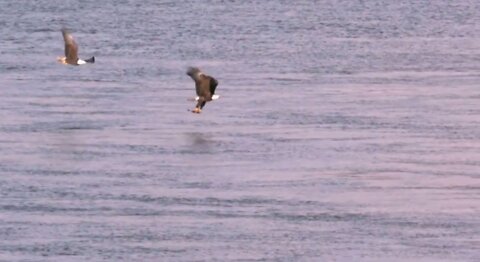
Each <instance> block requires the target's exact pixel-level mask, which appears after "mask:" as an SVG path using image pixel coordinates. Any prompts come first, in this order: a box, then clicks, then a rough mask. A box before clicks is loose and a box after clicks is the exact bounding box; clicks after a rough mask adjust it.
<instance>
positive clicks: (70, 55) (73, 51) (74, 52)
mask: <svg viewBox="0 0 480 262" xmlns="http://www.w3.org/2000/svg"><path fill="white" fill-rule="evenodd" d="M62 35H63V41H65V56H63V57H58V58H57V60H58V62H60V63H62V64H65V65H67V64H68V65H83V64H86V63H95V57H94V56H92V57H91V58H89V59H87V60H82V59H79V58H78V45H77V43H75V40H73V37H72V35H71V34H70V33H69V32H68V31H67V29H65V28H63V29H62Z"/></svg>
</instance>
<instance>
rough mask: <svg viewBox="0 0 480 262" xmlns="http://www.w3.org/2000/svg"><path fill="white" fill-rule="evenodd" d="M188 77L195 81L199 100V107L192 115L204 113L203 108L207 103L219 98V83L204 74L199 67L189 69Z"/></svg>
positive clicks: (197, 106)
mask: <svg viewBox="0 0 480 262" xmlns="http://www.w3.org/2000/svg"><path fill="white" fill-rule="evenodd" d="M187 75H189V76H190V77H191V78H192V79H193V81H195V90H196V91H197V98H196V99H195V100H196V101H197V105H196V106H195V109H193V110H192V113H197V114H199V113H200V112H202V108H203V107H204V106H205V104H206V103H207V102H209V101H212V100H215V99H217V98H218V97H219V96H218V95H215V89H216V88H217V85H218V81H217V80H216V79H215V78H213V77H211V76H209V75H206V74H204V73H203V72H202V71H200V69H199V68H197V67H189V68H188V70H187Z"/></svg>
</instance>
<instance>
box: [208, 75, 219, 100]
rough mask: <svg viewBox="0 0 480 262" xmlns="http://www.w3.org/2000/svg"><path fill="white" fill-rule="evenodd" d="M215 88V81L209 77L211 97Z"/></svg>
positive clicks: (216, 84)
mask: <svg viewBox="0 0 480 262" xmlns="http://www.w3.org/2000/svg"><path fill="white" fill-rule="evenodd" d="M217 86H218V81H217V79H215V78H213V77H211V76H210V95H212V96H213V95H214V94H215V89H216V88H217Z"/></svg>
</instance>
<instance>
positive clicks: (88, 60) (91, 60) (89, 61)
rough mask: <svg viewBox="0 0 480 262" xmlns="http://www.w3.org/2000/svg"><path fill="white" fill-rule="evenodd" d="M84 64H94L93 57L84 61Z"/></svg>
mask: <svg viewBox="0 0 480 262" xmlns="http://www.w3.org/2000/svg"><path fill="white" fill-rule="evenodd" d="M85 62H87V63H92V64H93V63H95V57H94V56H92V57H90V58H89V59H87V60H85Z"/></svg>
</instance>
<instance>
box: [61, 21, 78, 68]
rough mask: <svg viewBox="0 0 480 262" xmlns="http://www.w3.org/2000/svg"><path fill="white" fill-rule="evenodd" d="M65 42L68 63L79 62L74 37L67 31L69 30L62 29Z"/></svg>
mask: <svg viewBox="0 0 480 262" xmlns="http://www.w3.org/2000/svg"><path fill="white" fill-rule="evenodd" d="M62 35H63V40H64V41H65V57H66V58H67V61H77V60H78V45H77V43H75V40H73V37H72V35H71V34H70V33H69V32H68V31H67V29H62Z"/></svg>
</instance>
